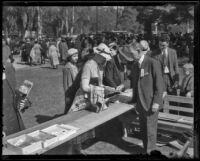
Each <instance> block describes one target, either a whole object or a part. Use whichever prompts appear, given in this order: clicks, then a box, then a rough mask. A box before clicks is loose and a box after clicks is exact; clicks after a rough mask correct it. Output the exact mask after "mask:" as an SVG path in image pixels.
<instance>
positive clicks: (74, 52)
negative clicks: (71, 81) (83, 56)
mask: <svg viewBox="0 0 200 161" xmlns="http://www.w3.org/2000/svg"><path fill="white" fill-rule="evenodd" d="M77 53H78V50H77V49H75V48H71V49H69V50H68V57H69V56H72V55H74V54H77Z"/></svg>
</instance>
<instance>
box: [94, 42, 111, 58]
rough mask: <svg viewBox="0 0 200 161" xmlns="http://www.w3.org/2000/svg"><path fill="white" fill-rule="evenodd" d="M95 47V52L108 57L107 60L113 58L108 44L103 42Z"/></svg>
mask: <svg viewBox="0 0 200 161" xmlns="http://www.w3.org/2000/svg"><path fill="white" fill-rule="evenodd" d="M93 49H94V53H96V54H100V55H102V56H103V57H104V58H106V60H107V61H108V60H111V59H112V58H111V56H110V54H111V51H110V49H109V47H108V46H107V45H106V44H104V43H101V44H99V46H97V47H94V48H93Z"/></svg>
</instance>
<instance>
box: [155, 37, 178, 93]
mask: <svg viewBox="0 0 200 161" xmlns="http://www.w3.org/2000/svg"><path fill="white" fill-rule="evenodd" d="M169 40H170V39H169V36H168V35H162V36H161V37H160V38H159V49H157V50H155V51H153V52H152V54H151V56H152V57H153V58H155V59H157V60H158V61H159V63H160V68H161V69H162V76H163V80H164V84H165V87H164V91H165V92H164V95H165V94H171V95H176V89H177V87H178V84H179V72H178V60H177V54H176V50H174V49H171V48H169V47H168V46H169ZM164 95H163V96H164Z"/></svg>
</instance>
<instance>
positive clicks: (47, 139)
mask: <svg viewBox="0 0 200 161" xmlns="http://www.w3.org/2000/svg"><path fill="white" fill-rule="evenodd" d="M27 135H28V136H31V137H33V138H36V139H38V140H40V141H42V147H43V148H46V147H49V146H50V145H52V144H54V143H56V142H57V141H58V137H57V136H56V135H51V134H48V133H45V132H43V131H40V130H37V131H34V132H32V133H29V134H27Z"/></svg>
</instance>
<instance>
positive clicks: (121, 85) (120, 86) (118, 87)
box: [116, 84, 124, 91]
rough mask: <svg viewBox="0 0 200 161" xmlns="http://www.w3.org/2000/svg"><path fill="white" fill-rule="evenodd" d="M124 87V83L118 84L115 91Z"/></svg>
mask: <svg viewBox="0 0 200 161" xmlns="http://www.w3.org/2000/svg"><path fill="white" fill-rule="evenodd" d="M123 89H124V85H123V84H120V85H119V86H117V88H116V90H117V91H122V90H123Z"/></svg>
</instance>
